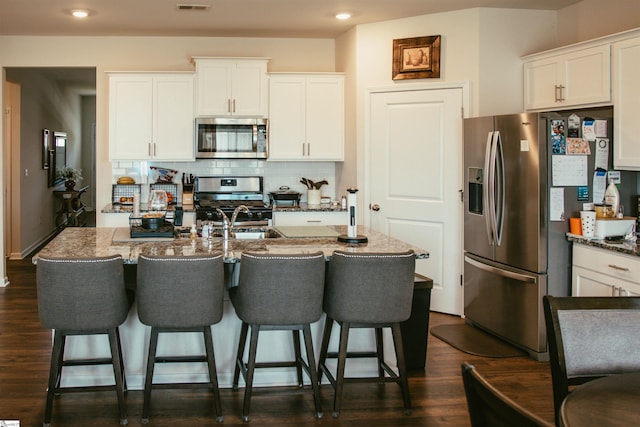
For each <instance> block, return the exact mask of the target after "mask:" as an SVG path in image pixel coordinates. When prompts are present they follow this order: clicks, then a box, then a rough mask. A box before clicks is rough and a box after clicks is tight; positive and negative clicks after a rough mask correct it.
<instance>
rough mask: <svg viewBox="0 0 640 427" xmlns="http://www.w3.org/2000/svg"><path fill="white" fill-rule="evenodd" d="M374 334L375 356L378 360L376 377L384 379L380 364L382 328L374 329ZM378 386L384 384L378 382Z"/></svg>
mask: <svg viewBox="0 0 640 427" xmlns="http://www.w3.org/2000/svg"><path fill="white" fill-rule="evenodd" d="M375 333H376V355H377V358H378V376H379V377H380V378H383V377H384V369H383V368H382V364H383V363H384V341H383V338H382V328H375ZM380 384H384V381H380Z"/></svg>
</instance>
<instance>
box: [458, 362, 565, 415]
mask: <svg viewBox="0 0 640 427" xmlns="http://www.w3.org/2000/svg"><path fill="white" fill-rule="evenodd" d="M462 382H463V384H464V392H465V395H466V397H467V405H468V407H469V418H471V427H552V426H553V424H550V423H548V422H546V421H545V420H543V419H542V418H540V417H538V416H537V415H534V414H532V413H531V412H529V411H527V410H526V409H524V408H522V407H521V406H520V405H518V404H517V403H515V402H514V401H513V400H511V399H509V398H508V397H507V396H505V395H504V394H502V393H501V392H500V391H499V390H497V389H496V388H495V387H494V386H492V385H491V384H490V383H489V382H488V381H487V380H486V379H485V378H483V377H482V376H481V375H480V374H479V373H478V371H476V368H475V366H473V365H471V364H469V363H468V362H464V363H462Z"/></svg>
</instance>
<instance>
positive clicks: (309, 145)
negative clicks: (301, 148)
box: [307, 142, 311, 156]
mask: <svg viewBox="0 0 640 427" xmlns="http://www.w3.org/2000/svg"><path fill="white" fill-rule="evenodd" d="M310 155H311V143H310V142H307V156H310Z"/></svg>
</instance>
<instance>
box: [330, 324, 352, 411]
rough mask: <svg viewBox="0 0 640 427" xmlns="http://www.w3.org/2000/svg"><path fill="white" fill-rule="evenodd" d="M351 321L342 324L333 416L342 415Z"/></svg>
mask: <svg viewBox="0 0 640 427" xmlns="http://www.w3.org/2000/svg"><path fill="white" fill-rule="evenodd" d="M350 326H351V325H350V323H349V322H342V324H341V325H340V346H339V350H338V367H337V371H336V387H335V395H334V396H333V417H334V418H338V417H339V416H340V408H341V406H342V389H343V388H344V368H345V364H346V362H347V342H348V341H349V328H350Z"/></svg>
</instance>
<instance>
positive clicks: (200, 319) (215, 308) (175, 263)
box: [136, 254, 224, 328]
mask: <svg viewBox="0 0 640 427" xmlns="http://www.w3.org/2000/svg"><path fill="white" fill-rule="evenodd" d="M136 298H137V302H138V317H139V318H140V321H141V322H142V323H144V324H145V325H150V326H157V327H161V328H189V327H197V326H202V325H213V324H215V323H218V322H219V321H220V319H222V312H223V298H224V267H223V259H222V254H213V255H207V256H200V255H196V256H147V255H140V256H139V257H138V276H137V285H136Z"/></svg>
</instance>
